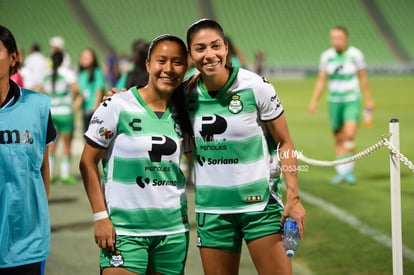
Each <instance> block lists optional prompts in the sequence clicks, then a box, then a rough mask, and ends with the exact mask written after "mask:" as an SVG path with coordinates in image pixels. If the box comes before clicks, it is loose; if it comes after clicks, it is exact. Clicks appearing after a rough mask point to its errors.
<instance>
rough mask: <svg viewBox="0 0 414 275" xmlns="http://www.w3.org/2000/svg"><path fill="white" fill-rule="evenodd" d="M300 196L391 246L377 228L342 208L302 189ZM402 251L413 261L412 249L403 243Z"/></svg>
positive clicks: (364, 233)
mask: <svg viewBox="0 0 414 275" xmlns="http://www.w3.org/2000/svg"><path fill="white" fill-rule="evenodd" d="M300 194H301V198H302V199H303V200H304V201H305V202H307V203H310V204H312V205H315V206H318V207H320V208H322V209H323V210H325V211H327V212H328V213H330V214H332V215H333V216H335V217H336V218H338V219H339V220H340V221H342V222H344V223H346V224H348V225H349V226H351V227H353V228H354V229H356V230H357V231H359V233H361V234H362V235H366V236H368V237H370V238H371V239H373V240H374V241H376V242H377V243H379V244H382V245H384V246H386V247H389V248H392V239H391V237H389V236H388V235H385V234H383V233H381V232H379V231H378V230H376V229H374V228H372V227H370V226H369V225H367V224H365V223H363V222H362V221H361V220H359V219H358V218H356V217H355V216H352V215H351V214H349V213H347V212H345V211H344V210H342V209H340V208H338V207H336V206H335V205H333V204H331V203H329V202H327V201H325V200H323V199H321V198H318V197H316V196H313V195H311V194H309V193H307V192H304V191H303V190H301V191H300ZM402 250H403V251H402V253H403V256H404V257H405V258H406V259H408V260H410V261H412V262H414V251H413V250H411V249H410V248H408V247H406V246H405V245H403V246H402Z"/></svg>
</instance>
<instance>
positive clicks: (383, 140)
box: [298, 134, 414, 172]
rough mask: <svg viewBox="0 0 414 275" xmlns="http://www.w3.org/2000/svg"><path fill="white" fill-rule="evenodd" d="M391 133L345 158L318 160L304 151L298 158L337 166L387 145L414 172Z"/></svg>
mask: <svg viewBox="0 0 414 275" xmlns="http://www.w3.org/2000/svg"><path fill="white" fill-rule="evenodd" d="M390 136H391V134H388V135H383V137H382V138H381V140H380V141H378V142H377V143H375V144H374V145H372V146H370V147H368V148H367V149H365V150H363V151H361V152H359V153H357V154H355V155H353V156H350V157H347V158H344V159H338V160H334V161H326V160H317V159H312V158H308V157H306V156H304V155H303V154H302V153H301V154H298V160H301V161H303V162H306V163H308V164H310V165H314V166H322V167H329V166H337V165H341V164H346V163H350V162H353V161H356V160H359V159H362V158H365V157H367V156H369V155H371V154H372V153H374V152H375V151H377V150H378V149H380V148H381V147H383V146H386V147H387V148H388V149H389V150H390V151H391V152H392V153H393V154H394V155H395V156H396V157H397V158H398V159H399V160H400V161H401V162H402V163H403V164H404V165H406V166H407V167H408V168H409V169H410V170H411V171H413V172H414V164H413V163H412V161H410V160H409V159H408V158H407V157H406V156H404V155H403V154H402V153H401V152H399V151H398V150H397V149H396V148H394V146H393V145H392V144H391V143H390V142H389V140H388V138H389V137H390Z"/></svg>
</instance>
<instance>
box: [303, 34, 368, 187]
mask: <svg viewBox="0 0 414 275" xmlns="http://www.w3.org/2000/svg"><path fill="white" fill-rule="evenodd" d="M330 38H331V45H332V48H330V49H328V50H326V51H324V52H323V53H322V55H321V58H320V63H319V75H318V79H317V80H316V84H315V88H314V91H313V95H312V99H311V102H310V104H309V111H310V112H311V113H314V112H315V111H316V109H317V106H318V100H319V98H320V96H321V94H322V92H323V90H324V88H325V84H326V82H328V91H329V93H328V110H329V119H330V124H331V128H332V131H333V134H334V137H335V154H336V158H337V159H344V158H347V157H350V156H352V154H353V153H354V152H355V136H356V131H357V128H358V122H359V120H360V114H361V106H362V102H361V92H360V89H362V95H363V97H364V105H365V108H366V109H367V110H369V111H372V110H373V109H374V102H373V101H372V98H371V92H370V89H369V85H368V77H367V70H366V63H365V59H364V55H363V54H362V52H361V51H360V50H359V49H357V48H355V47H353V46H349V45H348V30H347V29H346V28H345V27H343V26H337V27H334V28H333V29H331V31H330ZM354 166H355V163H354V162H351V163H347V164H342V165H338V166H336V172H337V174H336V176H335V177H334V178H333V179H331V181H330V182H331V183H332V184H338V183H340V182H341V181H343V180H345V181H346V182H347V183H349V184H355V183H356V178H355V176H354V173H353V170H354Z"/></svg>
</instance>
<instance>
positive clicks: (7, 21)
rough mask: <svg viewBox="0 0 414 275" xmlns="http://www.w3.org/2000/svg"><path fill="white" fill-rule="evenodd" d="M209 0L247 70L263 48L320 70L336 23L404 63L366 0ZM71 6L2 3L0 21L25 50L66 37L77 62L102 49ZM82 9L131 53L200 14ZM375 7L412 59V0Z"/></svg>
mask: <svg viewBox="0 0 414 275" xmlns="http://www.w3.org/2000/svg"><path fill="white" fill-rule="evenodd" d="M204 1H208V0H204ZM210 1H211V4H212V7H213V10H214V14H215V16H216V19H217V20H218V21H219V22H220V23H221V24H222V25H223V27H224V29H225V32H226V34H228V35H229V36H230V37H231V38H232V40H233V42H234V43H235V44H236V45H237V46H238V47H239V48H240V49H241V50H242V52H243V53H244V55H245V56H246V58H247V60H248V61H249V65H252V64H253V57H254V52H255V51H257V50H258V49H262V50H263V51H264V52H265V56H266V64H267V65H268V66H284V67H286V66H288V67H308V68H309V67H310V68H316V66H317V64H318V60H319V56H320V54H321V52H322V51H323V50H325V49H327V48H328V47H329V46H330V45H329V36H328V33H329V29H330V28H331V27H333V26H335V25H344V26H346V27H347V28H348V29H349V31H350V42H351V44H352V45H355V46H357V47H358V48H360V49H361V50H362V51H363V52H364V54H365V56H366V59H367V62H368V64H370V65H395V64H398V62H399V61H398V59H397V58H396V56H394V54H393V53H392V52H391V50H390V49H389V47H388V45H387V44H386V42H385V41H384V39H383V37H382V35H381V33H380V32H379V31H378V29H377V28H376V26H375V25H374V23H373V21H372V20H371V19H370V17H369V16H368V15H367V12H366V10H365V9H364V7H363V5H362V4H361V2H360V1H348V0H336V1H326V0H312V1H309V0H295V1H283V0H261V1H251V0H226V1H221V0H210ZM40 3H41V5H40ZM69 3H71V0H66V1H65V0H43V1H40V0H33V1H29V0H19V1H6V0H0V14H1V22H0V24H4V25H6V26H8V27H10V28H11V29H12V31H13V32H14V33H15V35H16V38H17V40H18V43H19V44H20V45H21V46H23V47H24V49H25V50H27V49H28V48H29V46H30V44H32V43H33V42H38V43H40V45H41V46H42V50H43V52H45V53H46V52H47V51H48V45H47V41H48V39H49V37H50V36H52V35H57V34H59V35H62V36H63V37H64V38H65V40H66V48H67V50H68V51H69V53H70V54H71V56H72V60H77V57H78V55H79V52H80V50H81V49H82V48H84V47H94V48H95V49H98V45H96V44H94V43H95V42H94V41H93V40H92V39H91V37H90V35H88V34H87V32H86V30H85V29H86V28H85V27H84V26H82V25H81V23H79V22H78V21H77V19H76V16H74V14H73V11H72V9H70V8H69V5H68V4H69ZM78 4H81V5H83V7H84V8H85V10H86V12H87V13H88V14H89V15H90V16H91V19H92V20H93V21H94V22H95V23H96V25H97V27H98V28H99V30H100V33H102V34H103V38H104V39H106V40H107V41H108V44H111V45H113V47H114V48H115V49H116V50H117V51H124V52H126V53H129V52H130V45H131V43H132V42H133V41H134V40H135V39H137V38H144V39H147V40H150V39H152V38H153V37H155V36H156V35H159V34H162V33H173V34H176V35H178V36H180V37H182V38H183V39H184V38H185V32H186V29H187V27H188V26H189V25H190V24H191V23H192V22H193V21H195V20H196V19H198V18H200V17H201V14H202V11H201V8H200V6H199V5H198V0H181V1H170V0H157V1H153V0H140V1H135V0H123V1H112V0H80V1H78ZM377 4H378V6H379V7H380V8H381V10H382V11H383V14H384V16H385V18H386V20H387V21H388V22H389V25H390V26H391V27H392V29H393V30H394V31H395V35H396V36H397V37H398V38H399V40H400V42H401V44H402V45H403V47H405V49H406V50H407V52H410V53H411V56H412V57H414V36H413V35H412V34H411V33H410V31H411V29H412V25H413V23H414V22H413V20H414V19H413V18H414V17H413V16H412V15H411V12H412V10H413V5H414V2H413V1H405V0H395V1H387V0H377ZM103 54H104V53H103V52H101V53H100V55H101V57H102V56H103Z"/></svg>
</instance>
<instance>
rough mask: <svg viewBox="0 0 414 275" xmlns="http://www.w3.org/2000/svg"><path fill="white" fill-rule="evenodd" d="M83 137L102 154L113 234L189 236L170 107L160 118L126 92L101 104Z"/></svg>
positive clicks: (176, 128)
mask: <svg viewBox="0 0 414 275" xmlns="http://www.w3.org/2000/svg"><path fill="white" fill-rule="evenodd" d="M85 136H86V137H87V138H88V139H89V140H90V141H92V142H93V143H95V144H97V145H99V146H101V147H103V148H105V149H107V150H106V155H105V156H104V157H103V160H102V162H103V167H104V187H105V188H104V189H105V199H106V203H107V208H108V211H109V215H110V218H111V221H112V223H113V224H114V226H115V230H116V233H117V234H118V235H129V236H159V235H168V234H175V233H180V232H185V231H188V221H187V199H186V195H185V178H184V175H183V173H182V171H181V169H180V160H181V156H182V150H183V148H182V134H181V130H180V128H179V126H178V124H177V123H176V122H175V120H174V118H173V114H172V112H171V107H170V108H167V110H166V111H165V113H164V114H163V115H162V117H161V118H159V117H158V116H157V114H156V113H154V112H153V111H152V110H151V109H150V108H149V107H148V105H147V104H146V103H145V102H144V100H143V99H142V98H141V96H140V94H139V92H138V90H137V88H135V87H134V88H131V89H130V90H129V91H127V92H124V93H119V94H116V95H114V96H113V97H111V98H109V99H107V100H105V101H104V102H103V103H101V105H100V106H99V108H98V109H97V110H96V112H95V113H94V115H93V117H92V119H91V122H90V125H89V128H88V131H87V132H86V133H85Z"/></svg>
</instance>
